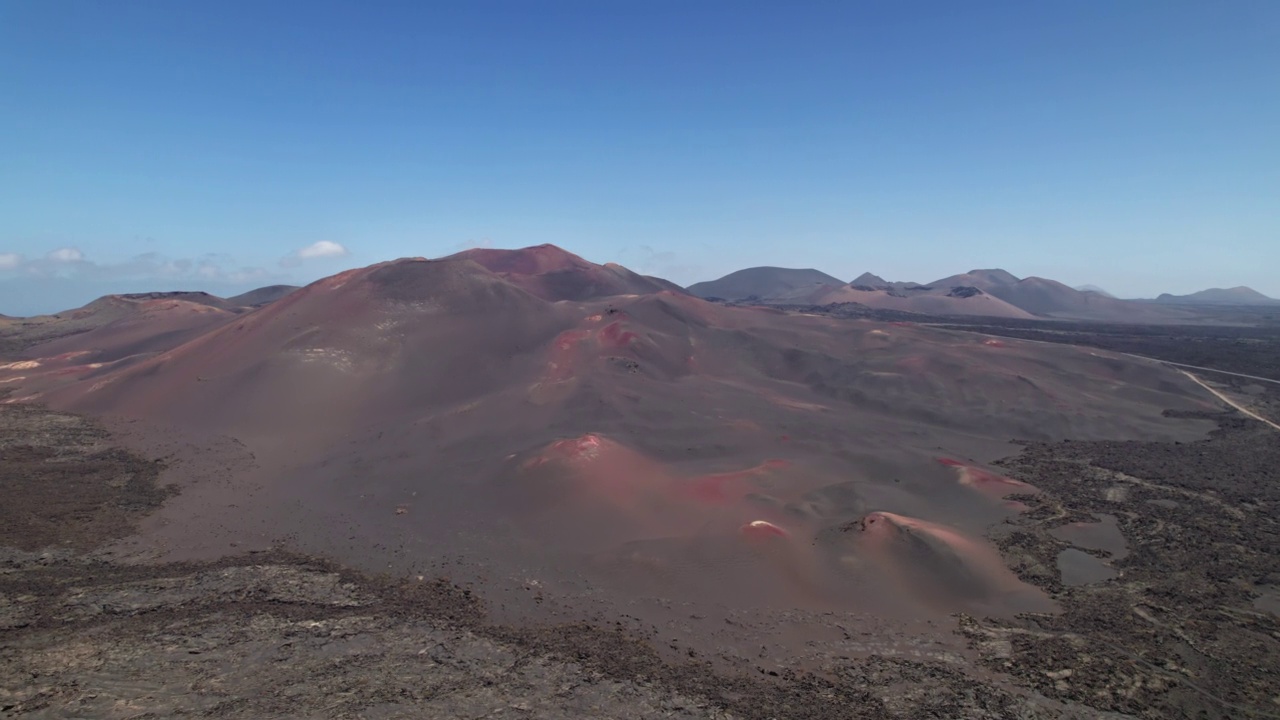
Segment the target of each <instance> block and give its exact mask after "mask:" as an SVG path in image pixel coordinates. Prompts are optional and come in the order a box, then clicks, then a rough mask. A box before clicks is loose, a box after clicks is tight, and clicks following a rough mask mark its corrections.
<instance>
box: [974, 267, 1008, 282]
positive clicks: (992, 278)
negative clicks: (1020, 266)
mask: <svg viewBox="0 0 1280 720" xmlns="http://www.w3.org/2000/svg"><path fill="white" fill-rule="evenodd" d="M969 274H970V275H972V276H974V277H977V278H982V279H983V280H986V281H988V282H992V283H996V284H998V285H1011V284H1013V283H1016V282H1018V276H1016V275H1014V274H1013V273H1011V272H1009V271H1007V270H1001V269H1000V268H992V269H989V270H970V271H969Z"/></svg>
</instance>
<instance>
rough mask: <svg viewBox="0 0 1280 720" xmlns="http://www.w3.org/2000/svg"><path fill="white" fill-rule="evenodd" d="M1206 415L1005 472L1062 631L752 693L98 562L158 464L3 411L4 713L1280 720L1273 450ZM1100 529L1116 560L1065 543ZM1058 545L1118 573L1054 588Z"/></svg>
mask: <svg viewBox="0 0 1280 720" xmlns="http://www.w3.org/2000/svg"><path fill="white" fill-rule="evenodd" d="M1233 391H1235V392H1239V393H1241V394H1245V395H1247V394H1249V393H1252V395H1250V397H1252V398H1253V402H1254V407H1257V408H1259V409H1274V408H1275V407H1280V403H1276V402H1275V401H1276V397H1274V396H1272V395H1270V394H1268V393H1269V392H1270V391H1268V390H1265V389H1264V390H1262V391H1255V390H1250V389H1248V388H1246V387H1243V386H1242V387H1240V388H1233ZM1214 419H1216V420H1217V421H1218V423H1219V426H1220V429H1219V430H1218V431H1217V432H1216V433H1214V435H1213V436H1212V437H1211V438H1209V439H1207V440H1205V441H1202V442H1196V443H1184V444H1181V445H1179V444H1161V443H1108V442H1091V443H1083V442H1065V443H1055V444H1028V445H1027V446H1026V448H1025V451H1024V452H1023V453H1022V454H1021V455H1020V456H1018V457H1016V458H1011V459H1009V460H1008V461H1006V465H1007V467H1008V469H1009V471H1010V472H1011V474H1013V475H1015V476H1016V477H1018V478H1020V479H1024V480H1027V481H1029V482H1031V483H1033V484H1035V485H1037V486H1038V487H1040V488H1042V489H1043V491H1044V492H1042V493H1040V494H1039V495H1035V496H1028V497H1026V498H1024V501H1025V502H1027V503H1028V504H1029V505H1030V506H1031V507H1032V509H1031V511H1030V512H1029V513H1026V514H1025V515H1023V516H1021V517H1020V518H1018V519H1016V520H1014V521H1012V522H1011V523H1009V524H1006V525H1004V526H1000V527H997V528H995V529H994V531H993V536H994V537H995V538H996V539H997V541H998V543H999V544H1000V546H1001V548H1002V550H1003V551H1004V553H1005V555H1006V559H1007V560H1008V561H1009V563H1010V565H1011V566H1012V567H1014V568H1015V570H1016V571H1017V572H1018V573H1019V574H1020V575H1021V576H1022V577H1023V578H1024V579H1026V580H1028V581H1029V582H1032V583H1034V584H1037V585H1039V586H1041V587H1043V588H1045V589H1046V590H1047V591H1049V592H1050V593H1051V594H1052V595H1053V596H1054V598H1055V599H1057V600H1058V601H1059V602H1060V603H1061V605H1062V606H1063V608H1064V612H1063V613H1061V614H1058V615H1027V616H1022V617H1020V618H1018V619H1016V620H1012V621H993V620H989V619H982V618H968V617H961V618H958V624H957V632H959V633H961V634H962V635H963V636H964V637H966V638H967V639H968V640H969V642H970V643H971V644H972V647H973V648H974V649H975V652H976V654H977V655H978V656H979V657H981V658H982V659H981V661H980V662H979V663H977V664H975V665H973V666H964V665H957V664H956V663H950V664H946V663H936V662H920V661H915V660H908V659H904V658H901V657H884V656H872V657H863V658H857V657H850V658H848V659H845V660H842V661H840V662H839V663H836V664H833V665H832V666H831V667H828V668H825V669H824V670H823V671H822V672H820V673H816V674H800V673H795V674H788V673H783V674H781V675H779V676H776V677H774V676H770V675H761V676H758V677H756V676H750V675H749V674H742V675H730V674H724V673H723V672H722V671H721V670H715V669H712V667H711V666H709V665H707V664H704V663H701V662H700V661H699V660H698V659H697V658H690V659H689V660H688V661H687V662H686V661H675V660H672V659H671V658H670V657H663V656H660V655H659V654H658V653H657V652H656V651H655V650H654V649H653V648H652V647H651V646H650V644H649V643H648V642H647V641H646V640H645V639H643V638H640V637H636V636H635V635H633V634H630V633H628V632H624V631H622V630H621V629H619V628H615V627H609V626H603V627H602V626H600V625H560V626H536V627H535V626H530V627H512V626H504V625H499V624H494V623H491V622H489V621H488V620H487V618H486V614H485V608H484V607H483V604H482V603H481V602H479V601H478V600H477V599H476V598H475V597H473V596H472V594H471V592H470V591H469V590H467V589H465V588H462V587H459V586H456V585H454V584H452V583H451V582H449V581H448V580H445V579H439V578H421V579H419V578H409V579H390V578H377V577H368V576H363V575H358V574H355V573H352V572H349V571H347V570H345V569H343V568H339V567H336V566H333V565H331V564H329V563H327V562H325V561H323V560H318V559H314V558H303V557H297V556H293V555H290V554H287V553H284V552H279V551H271V552H265V553H257V554H246V555H243V556H240V557H235V558H230V559H226V560H223V561H219V562H216V563H204V564H176V565H174V564H170V565H141V564H128V565H126V564H120V563H118V562H116V561H114V560H113V559H112V558H111V556H110V555H108V554H107V553H106V552H105V551H104V548H105V547H106V545H107V544H108V543H109V542H110V541H111V540H114V539H116V538H120V537H123V536H125V535H127V534H129V533H130V532H132V531H133V528H134V526H135V523H136V522H137V520H138V519H139V518H141V517H142V516H143V515H145V514H146V513H147V512H148V511H149V510H151V509H154V508H155V507H157V506H158V505H159V504H160V503H162V502H164V500H165V498H166V497H168V495H169V492H170V491H169V490H167V489H166V488H163V487H158V486H157V482H158V480H159V478H160V477H161V476H162V475H161V472H160V471H161V469H162V468H161V465H160V464H159V463H157V462H154V461H152V460H149V459H147V458H141V457H138V456H136V455H133V454H131V453H129V452H126V451H124V450H121V449H119V448H118V447H116V446H115V445H114V444H113V442H112V439H111V437H110V436H109V435H108V434H107V433H105V432H104V431H103V430H101V429H100V428H99V427H98V426H96V425H95V424H94V423H92V422H90V421H88V420H86V419H84V418H82V417H78V416H74V415H66V414H62V413H56V412H51V411H48V410H45V409H43V408H39V407H33V406H16V405H0V460H2V461H0V497H3V498H4V502H3V503H0V546H2V547H3V548H4V549H3V550H0V717H33V718H38V717H69V716H72V717H103V718H146V717H174V716H183V717H216V718H236V717H245V718H249V717H253V718H260V717H351V718H355V717H360V718H392V717H471V718H480V717H513V718H521V717H537V718H559V717H566V718H567V717H626V718H647V717H653V718H657V717H663V718H681V717H688V718H694V717H698V718H708V717H742V718H959V717H974V718H1006V717H1011V718H1040V717H1043V718H1054V717H1080V718H1084V717H1113V718H1119V717H1150V718H1157V717H1160V718H1164V717H1187V718H1219V717H1220V718H1229V717H1277V716H1280V622H1278V621H1277V616H1276V614H1275V613H1276V612H1277V611H1278V610H1280V523H1277V521H1276V520H1275V518H1276V517H1277V516H1280V515H1278V511H1280V477H1277V473H1278V472H1280V434H1277V433H1275V432H1274V431H1272V430H1270V429H1269V428H1266V427H1264V426H1262V425H1261V424H1259V423H1257V422H1254V421H1250V420H1244V419H1241V418H1240V417H1239V416H1238V415H1236V414H1234V413H1230V414H1228V413H1224V414H1222V415H1220V416H1214ZM1107 518H1114V522H1115V525H1116V526H1117V527H1118V528H1119V530H1120V531H1121V532H1122V533H1123V535H1124V537H1125V540H1126V542H1125V546H1124V549H1123V551H1118V548H1116V547H1112V549H1111V550H1108V549H1103V548H1101V546H1099V545H1097V544H1096V543H1090V542H1085V541H1083V540H1080V539H1078V538H1077V539H1075V540H1073V539H1072V537H1071V536H1070V535H1064V533H1063V532H1062V529H1063V528H1064V527H1068V526H1071V524H1072V523H1077V522H1089V523H1091V522H1093V521H1095V520H1098V519H1107ZM1064 538H1066V539H1064ZM1073 546H1074V549H1075V551H1076V552H1079V553H1082V554H1083V555H1085V556H1087V557H1088V558H1094V559H1096V561H1097V562H1098V564H1099V565H1101V566H1102V570H1101V572H1103V573H1104V574H1106V573H1110V574H1112V575H1113V576H1112V577H1110V578H1109V579H1103V580H1097V581H1094V582H1090V583H1086V584H1076V583H1074V582H1064V573H1063V572H1062V570H1061V568H1060V565H1059V558H1060V555H1061V554H1062V553H1063V552H1064V551H1067V550H1071V549H1073ZM1094 569H1095V570H1096V569H1097V568H1094Z"/></svg>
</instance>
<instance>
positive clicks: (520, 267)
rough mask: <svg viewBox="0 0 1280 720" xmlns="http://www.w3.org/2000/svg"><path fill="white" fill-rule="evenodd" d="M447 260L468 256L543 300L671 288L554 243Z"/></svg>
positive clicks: (467, 252) (482, 250)
mask: <svg viewBox="0 0 1280 720" xmlns="http://www.w3.org/2000/svg"><path fill="white" fill-rule="evenodd" d="M445 259H446V260H470V261H472V262H474V263H476V264H478V265H480V266H482V267H485V268H487V269H489V270H491V271H492V272H494V273H497V274H498V275H499V276H500V277H503V278H505V279H507V280H509V281H511V282H512V283H513V284H515V285H516V286H518V287H520V288H523V289H524V290H526V291H528V292H530V293H532V294H533V295H536V296H538V297H540V298H542V299H543V300H552V301H555V300H589V299H592V298H601V297H609V296H612V295H635V294H643V293H653V292H661V291H663V290H671V289H673V286H672V285H671V283H667V282H666V281H662V280H657V279H654V278H648V277H645V276H643V275H638V274H636V273H633V272H631V271H630V270H628V269H626V268H624V267H622V266H621V265H617V264H614V263H609V264H607V265H596V264H595V263H592V262H588V261H586V260H584V259H582V258H580V257H578V256H577V255H574V254H573V253H570V252H566V251H565V250H562V249H560V248H558V247H556V246H555V245H537V246H535V247H529V248H524V249H521V250H499V249H493V248H474V249H471V250H464V251H462V252H460V253H457V254H455V255H451V256H449V257H448V258H445Z"/></svg>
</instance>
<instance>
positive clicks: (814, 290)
mask: <svg viewBox="0 0 1280 720" xmlns="http://www.w3.org/2000/svg"><path fill="white" fill-rule="evenodd" d="M688 290H689V292H690V293H692V294H694V295H697V296H699V297H704V298H719V299H723V300H731V301H741V300H748V301H754V302H761V303H765V304H777V305H783V304H812V305H828V304H832V303H843V302H853V303H859V304H861V305H865V306H867V307H871V308H877V309H882V310H900V311H906V312H918V313H925V314H932V315H978V316H985V317H1003V318H1024V319H1030V318H1036V317H1040V318H1060V319H1071V320H1094V321H1101V322H1172V321H1177V320H1180V319H1190V318H1191V317H1192V316H1191V315H1190V314H1188V312H1189V310H1188V308H1189V307H1193V306H1196V305H1217V306H1222V305H1270V304H1280V301H1277V300H1273V299H1271V298H1268V297H1267V296H1265V295H1263V294H1262V293H1259V292H1257V291H1255V290H1251V289H1249V288H1244V287H1239V288H1231V289H1229V290H1222V289H1211V290H1204V291H1202V292H1198V293H1193V294H1191V295H1184V296H1174V295H1167V294H1166V295H1161V296H1160V297H1159V298H1157V299H1155V300H1121V299H1119V298H1116V297H1115V296H1113V295H1112V294H1111V293H1108V292H1107V291H1105V290H1103V289H1102V288H1099V287H1097V286H1094V285H1085V286H1082V287H1079V288H1073V287H1069V286H1067V285H1065V284H1063V283H1060V282H1058V281H1056V280H1050V279H1048V278H1041V277H1027V278H1019V277H1017V276H1016V275H1014V274H1012V273H1010V272H1008V271H1006V270H1001V269H998V268H996V269H985V270H970V271H969V272H966V273H961V274H958V275H951V276H949V277H945V278H942V279H940V280H935V281H933V282H931V283H924V284H921V283H916V282H890V281H887V280H885V279H884V278H882V277H880V276H878V275H875V274H873V273H869V272H867V273H863V274H861V275H859V276H858V277H857V278H854V280H853V281H852V282H849V283H845V282H842V281H840V280H838V279H836V278H835V277H833V276H831V275H828V274H826V273H823V272H820V271H818V270H812V269H806V270H792V269H788V268H775V267H758V268H748V269H746V270H739V271H737V272H735V273H731V274H729V275H726V276H725V277H723V278H720V279H719V280H712V281H709V282H701V283H696V284H694V285H691V286H689V288H688Z"/></svg>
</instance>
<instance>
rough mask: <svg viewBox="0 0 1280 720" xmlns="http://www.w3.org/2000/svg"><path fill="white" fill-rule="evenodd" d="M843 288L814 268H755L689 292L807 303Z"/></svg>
mask: <svg viewBox="0 0 1280 720" xmlns="http://www.w3.org/2000/svg"><path fill="white" fill-rule="evenodd" d="M841 285H844V281H842V280H838V279H836V278H834V277H832V276H830V275H828V274H826V273H824V272H819V271H817V270H813V269H805V270H797V269H792V268H779V267H754V268H747V269H746V270H738V271H737V272H732V273H729V274H728V275H725V276H724V277H722V278H720V279H719V280H711V281H708V282H700V283H695V284H693V285H690V286H689V292H690V293H692V294H694V295H696V296H698V297H702V298H720V299H722V300H746V299H751V298H755V299H766V300H771V301H778V302H782V301H787V300H795V301H800V302H803V301H804V299H805V298H808V297H809V296H810V295H812V294H813V293H815V292H817V291H819V290H821V289H823V288H826V287H839V286H841Z"/></svg>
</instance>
